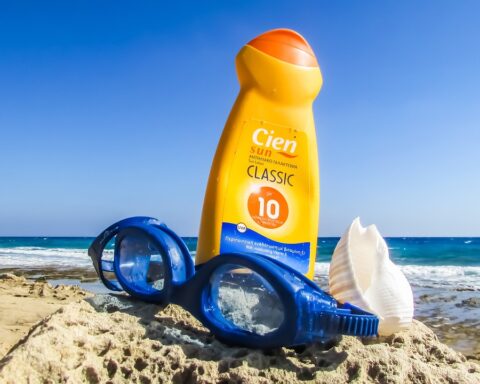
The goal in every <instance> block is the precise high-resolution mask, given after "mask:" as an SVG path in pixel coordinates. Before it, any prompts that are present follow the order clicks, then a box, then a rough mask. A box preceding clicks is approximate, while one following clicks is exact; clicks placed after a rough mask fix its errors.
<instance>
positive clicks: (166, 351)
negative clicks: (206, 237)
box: [0, 278, 480, 383]
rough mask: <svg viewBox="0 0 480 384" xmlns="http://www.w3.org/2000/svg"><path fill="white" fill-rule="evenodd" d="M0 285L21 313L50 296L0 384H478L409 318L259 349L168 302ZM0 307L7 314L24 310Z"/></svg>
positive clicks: (3, 368) (5, 362)
mask: <svg viewBox="0 0 480 384" xmlns="http://www.w3.org/2000/svg"><path fill="white" fill-rule="evenodd" d="M17 279H18V280H17ZM0 287H1V288H0V292H2V299H1V301H0V303H3V302H7V300H6V298H5V297H4V296H8V293H5V291H11V292H17V293H16V294H22V295H26V297H20V298H22V299H30V300H31V301H30V302H29V305H28V306H30V307H31V308H30V311H33V310H32V308H33V307H35V308H36V307H37V304H38V306H39V308H40V307H43V306H44V305H46V302H48V301H49V300H51V301H52V303H53V304H51V306H50V307H47V308H48V310H47V308H44V309H43V311H44V313H46V314H47V316H46V317H44V318H42V319H41V320H39V321H38V322H37V323H36V324H34V325H33V326H32V328H31V330H30V331H29V332H26V335H25V337H24V338H22V339H21V340H20V341H19V342H17V344H16V345H15V346H14V347H13V348H12V350H11V351H10V352H9V353H8V354H7V355H5V356H4V357H3V359H1V360H0V382H2V383H22V382H29V383H57V382H66V383H84V382H87V383H106V382H111V383H130V382H133V383H152V382H160V383H272V382H277V383H310V382H316V383H345V382H349V381H351V382H357V383H368V382H375V383H480V366H479V365H477V364H476V363H474V362H472V361H467V359H466V358H465V357H464V356H463V355H462V354H460V353H458V352H455V351H454V350H452V349H450V348H449V347H447V346H446V345H444V344H442V343H441V342H439V340H438V338H437V337H436V336H435V334H434V333H433V331H432V330H430V329H429V328H428V327H426V326H425V325H423V324H422V323H420V322H418V321H415V322H414V323H413V325H412V327H411V329H409V330H408V331H405V332H401V333H398V334H395V335H393V336H391V337H388V338H384V339H373V340H360V339H357V338H353V337H342V338H339V339H338V340H336V341H335V342H331V343H327V344H314V345H310V346H308V347H306V348H298V349H296V350H294V349H289V348H280V349H276V350H270V351H260V350H251V349H247V348H235V347H228V346H225V345H224V344H222V343H220V342H218V341H217V340H216V339H215V338H214V337H213V336H212V335H211V334H210V333H209V331H208V330H207V329H205V328H204V327H203V326H202V325H201V324H200V323H198V321H196V320H195V319H194V318H193V317H191V316H190V315H189V314H188V313H187V312H185V311H184V310H182V309H181V308H179V307H177V306H175V305H169V306H167V307H160V306H155V305H151V304H144V303H139V302H134V301H131V300H130V299H128V298H125V297H122V296H111V295H96V296H91V297H87V298H86V299H85V300H84V299H83V298H82V296H84V297H85V296H87V295H88V294H87V293H84V294H83V295H82V294H80V293H79V292H81V290H80V289H78V288H65V287H57V288H53V287H51V286H49V285H48V284H47V283H46V282H37V283H28V282H27V281H25V280H23V279H19V278H16V279H15V278H3V279H1V280H0ZM70 290H72V292H75V293H71V294H68V295H66V296H68V297H67V298H65V299H64V300H62V299H61V297H65V296H62V294H61V293H60V292H64V291H70ZM38 292H44V293H43V296H42V295H40V294H39V293H38ZM55 296H57V297H55ZM12 297H15V296H12ZM66 301H70V302H69V303H66V304H63V303H64V302H66ZM25 303H26V302H25ZM9 305H10V307H9V312H10V315H11V316H12V319H14V318H15V317H16V318H17V319H18V318H21V317H22V316H23V315H21V314H22V313H23V312H24V311H27V308H26V307H27V305H25V306H23V305H14V304H12V303H11V304H9ZM55 306H56V309H54V308H55ZM20 307H21V308H20ZM3 308H7V307H2V321H3V322H4V323H3V324H6V320H5V318H4V317H3ZM17 311H18V312H17ZM52 311H55V312H54V313H51V312H52ZM33 312H34V313H35V316H39V317H41V315H40V311H39V310H38V309H37V310H35V311H33ZM17 313H18V315H17ZM26 313H30V312H28V311H27V312H26ZM35 318H38V317H35ZM12 321H13V320H12ZM30 321H31V322H33V321H34V316H33V315H32V317H31V318H30ZM18 335H19V333H18V332H17V337H18ZM2 343H3V337H2Z"/></svg>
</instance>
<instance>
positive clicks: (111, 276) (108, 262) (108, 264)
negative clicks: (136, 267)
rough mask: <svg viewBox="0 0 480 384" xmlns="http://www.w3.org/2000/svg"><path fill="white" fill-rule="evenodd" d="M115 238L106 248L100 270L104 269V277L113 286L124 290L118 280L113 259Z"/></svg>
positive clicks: (101, 258)
mask: <svg viewBox="0 0 480 384" xmlns="http://www.w3.org/2000/svg"><path fill="white" fill-rule="evenodd" d="M115 238H116V236H114V237H113V238H112V239H111V240H110V241H109V242H108V243H107V245H106V246H105V248H104V249H103V251H102V255H101V257H100V263H101V264H100V268H101V269H102V273H103V277H105V279H106V280H107V281H108V282H109V283H110V284H112V285H113V286H114V287H116V288H119V289H122V287H121V286H120V283H119V282H118V280H117V276H116V275H115V272H114V268H113V259H114V251H113V249H114V247H115Z"/></svg>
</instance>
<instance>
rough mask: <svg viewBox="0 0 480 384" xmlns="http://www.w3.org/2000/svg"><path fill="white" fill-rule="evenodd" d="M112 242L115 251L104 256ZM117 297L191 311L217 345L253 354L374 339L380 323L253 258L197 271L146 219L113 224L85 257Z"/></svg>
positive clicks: (225, 259)
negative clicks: (339, 337) (124, 294)
mask: <svg viewBox="0 0 480 384" xmlns="http://www.w3.org/2000/svg"><path fill="white" fill-rule="evenodd" d="M113 242H114V249H113V252H112V250H108V249H107V250H106V249H105V248H106V247H107V245H109V243H113ZM88 254H89V255H90V257H91V258H92V261H93V265H94V267H95V270H96V271H97V273H98V275H99V277H100V279H101V280H102V282H103V283H104V284H105V285H106V286H107V288H109V289H111V290H114V291H126V292H127V293H129V294H130V295H131V296H134V297H136V298H139V299H141V300H144V301H148V302H153V303H162V304H167V303H174V304H178V305H180V306H182V307H183V308H185V309H186V310H188V311H189V312H190V313H191V314H192V315H193V316H195V317H196V318H197V319H198V320H200V321H201V322H202V323H203V325H205V327H207V328H208V329H210V330H211V332H212V333H213V334H214V335H215V336H216V337H217V338H218V339H219V340H221V341H223V342H225V343H227V344H235V345H241V346H246V347H251V348H276V347H281V346H297V345H303V344H307V343H311V342H315V341H327V340H329V339H332V338H334V337H335V336H337V335H339V334H343V335H352V336H362V337H365V336H375V335H376V334H377V329H378V318H377V317H376V316H374V315H372V314H370V313H368V312H365V311H363V310H361V309H359V308H357V307H354V306H353V305H350V304H348V303H346V304H340V303H338V302H337V301H336V300H335V299H334V298H332V297H331V296H330V295H328V294H327V293H325V292H323V291H322V290H321V289H320V288H319V287H318V286H317V285H316V284H315V283H313V282H312V281H310V280H309V279H308V278H306V277H305V276H303V275H302V274H301V273H299V272H297V271H296V270H294V269H292V268H291V267H289V266H287V265H284V264H282V263H280V262H279V261H277V260H274V259H272V258H269V257H266V256H262V255H258V254H235V253H228V254H222V255H219V256H218V257H214V258H213V259H211V260H210V261H208V262H207V263H205V264H203V265H202V266H201V267H200V268H199V269H198V270H197V271H196V272H195V267H194V264H193V261H192V258H191V256H190V253H189V251H188V249H187V247H186V245H185V243H184V242H183V241H182V239H180V237H178V236H177V235H176V234H175V233H174V232H173V231H172V230H171V229H169V228H167V226H166V225H165V224H162V223H161V222H159V221H158V220H157V219H154V218H151V217H132V218H128V219H125V220H122V221H119V222H118V223H116V224H113V225H112V226H110V227H109V228H107V229H106V230H105V231H103V232H102V233H101V234H100V236H98V237H97V238H96V239H95V241H94V242H93V243H92V245H91V246H90V248H89V250H88Z"/></svg>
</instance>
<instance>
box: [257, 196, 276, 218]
mask: <svg viewBox="0 0 480 384" xmlns="http://www.w3.org/2000/svg"><path fill="white" fill-rule="evenodd" d="M258 202H259V205H260V207H259V212H258V215H259V216H261V217H265V213H266V214H267V216H268V217H269V218H270V219H273V220H274V219H278V217H279V216H280V204H279V203H278V201H277V200H274V199H270V200H268V201H267V206H266V208H267V209H266V212H265V199H264V198H263V197H259V198H258Z"/></svg>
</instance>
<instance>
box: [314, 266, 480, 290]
mask: <svg viewBox="0 0 480 384" xmlns="http://www.w3.org/2000/svg"><path fill="white" fill-rule="evenodd" d="M329 267H330V264H329V263H326V262H319V263H315V275H316V276H317V277H324V278H328V270H329ZM399 267H400V269H401V270H402V271H403V273H404V274H405V276H406V277H407V279H408V281H409V282H410V283H411V284H413V285H419V286H434V287H441V286H450V287H457V288H472V289H479V290H480V267H472V266H465V267H462V266H457V265H399Z"/></svg>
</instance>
